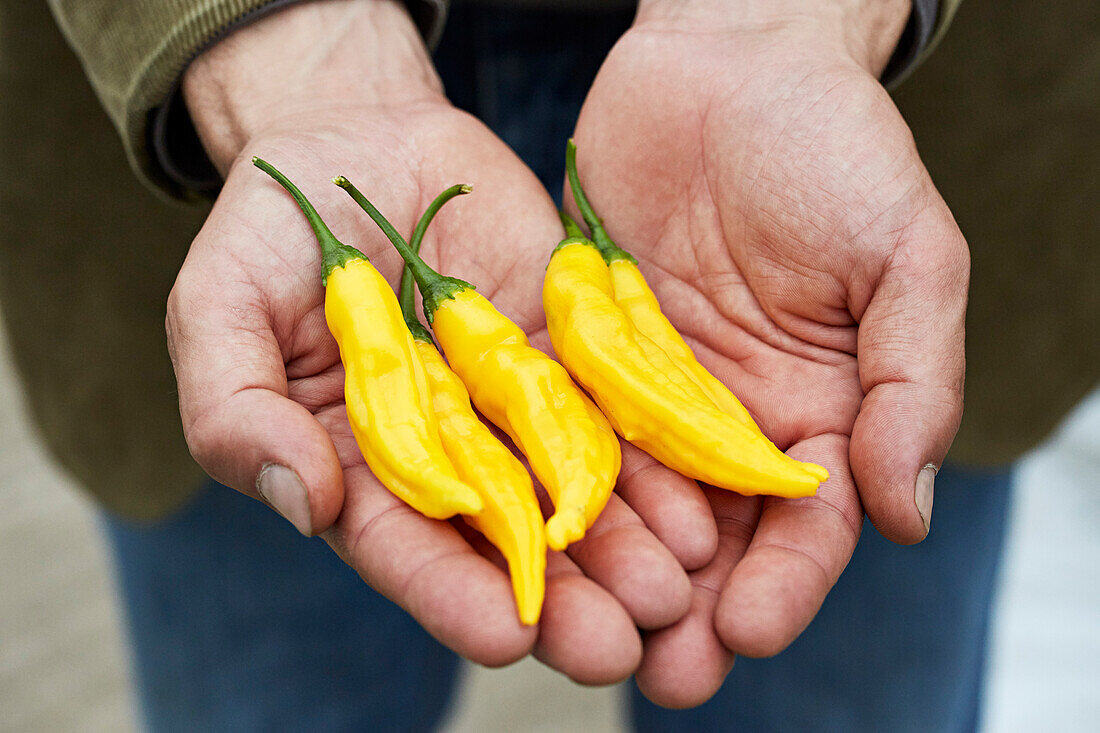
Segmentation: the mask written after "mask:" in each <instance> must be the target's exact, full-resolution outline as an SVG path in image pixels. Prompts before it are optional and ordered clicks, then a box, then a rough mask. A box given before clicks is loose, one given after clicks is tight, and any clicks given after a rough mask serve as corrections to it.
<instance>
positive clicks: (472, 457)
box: [399, 186, 546, 626]
mask: <svg viewBox="0 0 1100 733" xmlns="http://www.w3.org/2000/svg"><path fill="white" fill-rule="evenodd" d="M469 190H470V187H469V186H452V187H451V188H449V189H447V190H446V191H444V192H443V193H441V194H440V195H439V196H438V197H436V199H435V201H433V202H432V204H431V206H429V207H428V210H427V211H425V212H424V215H423V216H421V217H420V221H419V222H418V223H417V226H416V231H415V232H414V233H413V236H412V239H411V240H409V247H410V249H412V251H414V252H418V251H419V250H420V241H421V239H423V237H424V232H425V231H426V230H427V227H428V224H429V222H431V219H432V217H433V216H434V215H435V213H436V212H437V211H438V210H439V208H440V207H441V206H442V205H443V204H444V203H446V202H447V201H448V200H450V199H451V198H453V197H454V196H457V195H458V194H460V193H467V192H469ZM399 300H400V302H401V314H402V316H404V318H405V323H406V324H408V326H409V331H410V332H411V333H412V335H413V342H414V343H415V345H416V349H417V351H418V352H419V353H420V357H421V359H423V361H424V370H425V373H426V375H427V378H428V389H429V391H430V392H431V395H432V407H433V410H434V411H435V414H436V417H437V418H438V419H439V435H440V437H441V438H442V439H443V448H444V450H446V451H447V456H448V457H449V458H450V459H451V462H452V463H453V464H454V467H455V470H456V471H458V475H459V477H460V478H461V479H462V480H463V481H465V482H466V483H468V484H469V485H470V486H472V487H474V489H475V490H477V492H478V494H480V495H481V498H482V501H484V503H485V510H484V511H483V512H482V513H481V514H480V515H478V516H476V517H466V521H467V522H468V523H469V524H470V525H471V526H472V527H474V529H476V530H478V531H479V532H481V533H482V534H483V535H485V537H486V538H487V539H488V540H489V541H490V542H492V543H493V545H495V546H496V547H497V549H499V550H500V553H501V554H502V555H503V556H504V559H505V560H507V561H508V569H509V571H510V573H511V577H512V590H513V592H514V593H515V596H516V606H517V609H518V611H519V618H520V621H521V622H522V623H524V624H527V625H529V626H533V625H535V624H537V623H538V621H539V615H540V613H541V611H542V600H543V597H544V596H545V594H546V533H545V531H544V529H543V522H542V512H541V511H539V502H538V498H537V497H536V496H535V488H534V486H533V485H532V483H531V476H530V474H528V473H527V469H525V468H524V467H523V464H522V463H520V462H519V461H518V460H517V459H516V457H515V456H514V455H512V451H510V450H508V448H507V447H505V446H504V444H503V443H501V442H500V441H499V440H497V438H496V436H495V435H493V433H492V432H491V431H490V430H489V429H488V428H487V427H485V424H484V423H483V422H481V420H480V419H478V416H477V415H476V414H475V413H474V410H473V407H471V406H470V395H469V393H468V392H467V391H466V387H465V386H464V385H463V384H462V381H461V380H460V379H459V378H458V377H457V376H456V375H455V373H454V372H453V371H451V369H450V367H448V366H447V363H446V362H444V361H443V357H442V356H441V355H440V353H439V351H437V350H436V348H435V344H434V343H432V337H431V335H430V334H429V333H428V329H426V328H424V326H423V325H422V324H421V323H420V321H419V319H417V317H416V308H415V305H414V303H413V280H412V273H411V272H410V271H409V268H408V267H407V266H406V267H405V272H404V273H403V274H402V276H401V293H400V298H399Z"/></svg>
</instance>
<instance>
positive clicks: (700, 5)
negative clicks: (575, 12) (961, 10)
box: [635, 0, 912, 78]
mask: <svg viewBox="0 0 1100 733" xmlns="http://www.w3.org/2000/svg"><path fill="white" fill-rule="evenodd" d="M911 9H912V0H759V1H757V0H736V1H734V2H731V1H730V0H640V2H639V4H638V15H637V20H636V21H635V27H646V28H650V29H657V30H667V31H678V32H691V33H707V34H713V33H732V32H741V31H754V30H755V31H772V32H782V33H787V34H790V35H795V36H799V37H800V38H802V39H804V41H803V42H809V43H816V44H819V45H821V46H825V47H830V48H832V49H834V50H835V51H836V52H838V53H841V54H844V55H846V56H849V57H850V58H851V59H852V60H853V61H855V62H856V63H857V64H858V65H859V66H861V67H862V68H863V69H865V70H866V71H867V72H868V73H869V74H871V75H873V76H875V77H876V78H877V77H878V76H879V75H880V74H881V73H882V70H883V69H884V68H885V66H886V63H887V62H888V61H889V60H890V56H891V54H892V53H893V51H894V48H895V47H896V46H897V43H898V40H899V39H900V38H901V34H902V31H903V30H904V29H905V24H906V22H907V20H908V18H909V13H910V11H911Z"/></svg>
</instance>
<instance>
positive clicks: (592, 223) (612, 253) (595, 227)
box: [565, 138, 638, 265]
mask: <svg viewBox="0 0 1100 733" xmlns="http://www.w3.org/2000/svg"><path fill="white" fill-rule="evenodd" d="M565 174H566V176H568V178H569V188H570V189H571V190H572V191H573V200H574V201H576V202H577V208H578V209H580V210H581V216H583V217H584V222H585V224H587V225H588V228H589V229H591V230H592V241H593V242H595V243H596V247H597V248H598V249H599V250H600V254H601V255H603V259H604V262H606V263H607V264H609V265H610V264H611V263H612V262H614V261H615V260H628V261H630V262H633V263H634V264H638V260H636V259H634V256H633V255H631V254H630V253H629V252H627V251H626V250H625V249H623V248H622V247H620V246H619V245H617V244H615V242H614V241H613V240H612V239H611V237H610V236H608V234H607V230H606V229H604V226H603V219H601V218H600V217H598V216H597V215H596V212H595V210H594V209H593V208H592V204H590V203H589V202H588V197H587V196H586V195H585V193H584V189H583V188H582V187H581V177H580V174H578V173H577V146H576V144H575V143H574V142H573V139H572V138H570V139H569V141H568V142H567V143H566V144H565ZM567 228H568V225H567Z"/></svg>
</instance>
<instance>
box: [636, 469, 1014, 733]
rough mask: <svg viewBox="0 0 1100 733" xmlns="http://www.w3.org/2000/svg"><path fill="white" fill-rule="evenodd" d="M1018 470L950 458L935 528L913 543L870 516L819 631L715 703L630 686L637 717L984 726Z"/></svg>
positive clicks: (719, 722) (724, 724)
mask: <svg viewBox="0 0 1100 733" xmlns="http://www.w3.org/2000/svg"><path fill="white" fill-rule="evenodd" d="M1010 485H1011V479H1010V473H1009V471H1008V470H1006V469H1002V470H994V471H988V470H966V469H961V468H957V467H953V466H950V465H948V466H945V467H944V468H943V469H942V470H941V471H940V473H939V476H938V477H937V478H936V501H935V511H934V512H933V520H932V532H931V533H930V534H929V536H928V538H927V539H926V540H925V541H924V542H922V543H921V544H919V545H915V546H913V547H899V546H898V545H894V544H892V543H890V542H888V541H887V540H885V539H883V538H882V536H881V535H880V534H878V532H876V531H875V530H874V529H873V528H872V527H871V525H870V524H869V523H865V526H864V528H863V536H862V537H861V538H860V541H859V545H858V546H857V547H856V551H855V554H854V555H853V556H852V561H851V563H849V565H848V568H847V569H846V570H845V571H844V574H843V575H842V576H841V577H840V580H839V582H837V584H836V586H835V587H834V588H833V591H832V592H831V593H830V594H829V596H828V597H827V598H826V599H825V603H824V605H823V606H822V608H821V612H820V613H818V615H817V618H815V619H814V621H813V623H811V624H810V627H809V628H808V629H807V630H806V632H805V633H803V634H802V636H800V637H799V638H798V639H797V640H796V641H795V642H794V644H792V645H791V646H790V647H789V648H788V649H787V650H786V651H785V652H783V653H782V654H780V655H778V656H777V657H774V658H772V659H745V658H739V659H737V660H736V661H735V662H734V666H733V671H732V672H731V673H730V675H729V677H727V678H726V682H725V685H723V687H722V689H721V690H720V691H719V692H718V694H717V695H715V697H714V698H712V699H711V700H710V701H709V702H707V703H706V704H704V705H701V706H700V707H698V708H694V709H692V710H686V711H673V710H664V709H662V708H658V707H657V706H655V705H653V704H652V703H650V702H649V701H647V700H646V699H645V698H643V697H642V695H641V694H640V693H639V692H638V691H637V689H636V688H635V689H633V690H632V696H631V702H632V712H633V716H634V720H635V725H636V728H637V730H638V731H640V732H641V733H657V732H658V731H661V732H662V733H663V732H665V731H692V732H693V733H709V731H727V730H729V731H734V730H736V731H820V732H822V733H824V732H825V731H836V732H837V733H853V732H855V731H866V732H867V733H871V732H873V731H890V733H906V732H907V731H913V732H914V733H927V732H928V731H936V733H956V732H958V733H961V732H962V731H975V730H977V729H978V723H979V720H978V714H979V711H980V706H981V693H982V681H983V677H984V672H985V657H986V653H985V652H986V638H987V636H988V632H989V621H990V610H991V600H992V596H993V590H994V586H995V583H996V576H997V568H998V565H999V562H1000V558H1001V548H1002V545H1003V543H1004V530H1005V519H1006V515H1007V508H1008V499H1009V494H1010Z"/></svg>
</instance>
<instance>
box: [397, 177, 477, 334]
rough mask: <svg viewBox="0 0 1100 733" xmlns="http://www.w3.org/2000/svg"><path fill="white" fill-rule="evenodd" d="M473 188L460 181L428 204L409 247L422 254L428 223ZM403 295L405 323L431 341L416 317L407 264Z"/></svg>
mask: <svg viewBox="0 0 1100 733" xmlns="http://www.w3.org/2000/svg"><path fill="white" fill-rule="evenodd" d="M470 191H473V189H472V188H471V187H470V186H467V185H466V184H465V183H459V184H456V185H454V186H451V187H450V188H448V189H447V190H446V191H444V192H443V193H441V194H439V195H438V196H436V197H435V200H433V201H432V203H431V204H429V205H428V208H427V209H426V210H425V211H424V213H423V214H421V215H420V221H418V222H416V229H415V230H413V235H412V239H410V240H409V249H411V250H412V251H413V252H415V253H416V254H420V243H421V242H422V241H423V240H424V233H425V232H427V231H428V225H429V224H431V223H432V219H433V218H435V215H436V214H437V213H438V212H439V210H440V209H441V208H443V204H445V203H447V202H448V201H450V200H451V199H453V198H454V197H455V196H460V195H462V194H464V193H470ZM400 292H401V295H400V298H399V300H400V301H401V315H402V316H403V317H404V318H405V323H406V324H407V325H408V327H409V330H410V331H412V335H413V336H414V337H415V338H417V339H420V340H421V341H431V340H432V336H431V334H429V333H428V329H426V328H424V325H423V324H422V323H420V319H419V318H417V317H416V304H415V303H414V302H413V276H412V270H410V269H409V266H408V265H405V267H404V269H403V270H402V271H401V291H400Z"/></svg>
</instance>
